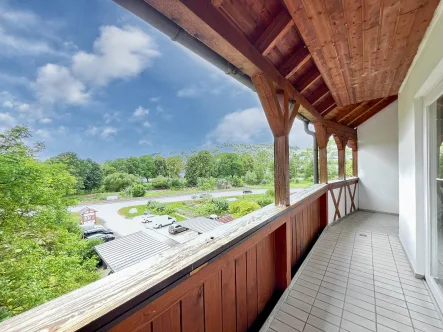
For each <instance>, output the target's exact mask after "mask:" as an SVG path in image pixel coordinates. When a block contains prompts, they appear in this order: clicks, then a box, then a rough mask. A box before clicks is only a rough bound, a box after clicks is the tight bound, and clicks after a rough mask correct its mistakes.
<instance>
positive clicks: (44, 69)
mask: <svg viewBox="0 0 443 332" xmlns="http://www.w3.org/2000/svg"><path fill="white" fill-rule="evenodd" d="M0 50H1V51H0V130H5V129H7V128H10V127H11V126H14V125H17V124H24V125H27V126H29V127H30V128H31V129H32V131H33V132H34V135H35V138H36V139H38V140H41V141H44V142H45V143H46V147H47V148H46V150H45V152H44V154H43V155H42V157H43V158H47V157H50V156H53V155H55V154H57V153H60V152H63V151H74V152H77V153H78V154H79V155H80V156H81V157H83V158H87V157H90V158H93V159H95V160H98V161H104V160H107V159H113V158H117V157H128V156H131V155H133V156H140V155H143V154H150V153H161V154H163V155H165V156H167V155H169V154H171V153H178V152H180V151H184V150H189V149H199V148H203V147H208V146H211V145H216V144H220V143H272V136H271V133H270V130H269V128H268V125H267V123H266V119H265V117H264V115H263V111H262V109H261V106H260V102H259V100H258V98H257V95H256V94H255V93H254V92H252V91H250V90H249V89H247V88H245V87H244V86H242V85H241V84H239V83H237V82H236V81H235V80H233V79H232V78H230V77H229V76H227V75H225V74H224V73H223V72H221V71H219V70H218V69H217V68H215V67H213V66H212V65H210V64H208V63H206V62H205V61H204V60H202V59H200V58H199V57H198V56H196V55H194V54H193V53H191V52H190V51H188V50H186V49H184V48H183V47H181V46H180V45H178V44H176V43H174V42H172V41H171V40H170V39H169V38H167V37H166V36H164V35H163V34H161V33H160V32H158V31H157V30H155V29H154V28H151V27H150V26H149V25H148V24H146V23H145V22H142V21H141V20H139V19H138V18H136V17H135V16H133V15H132V14H131V13H129V12H127V11H125V10H124V9H122V8H121V7H119V6H118V5H116V4H115V3H113V2H112V1H110V0H77V1H45V0H28V1H5V0H0ZM311 141H312V139H311V138H310V137H309V136H307V135H306V134H304V132H303V128H302V125H301V123H300V122H298V120H297V121H296V123H295V125H294V127H293V129H292V134H291V136H290V143H291V145H297V146H299V147H301V148H305V147H307V146H309V145H310V144H311Z"/></svg>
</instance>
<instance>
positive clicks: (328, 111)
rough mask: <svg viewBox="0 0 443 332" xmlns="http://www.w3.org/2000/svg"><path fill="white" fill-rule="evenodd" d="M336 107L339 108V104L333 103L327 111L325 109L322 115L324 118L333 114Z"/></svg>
mask: <svg viewBox="0 0 443 332" xmlns="http://www.w3.org/2000/svg"><path fill="white" fill-rule="evenodd" d="M336 107H337V104H336V103H333V104H332V105H331V106H329V107H328V108H327V109H325V110H324V111H323V113H322V114H321V115H322V116H326V115H328V114H329V113H331V112H332V111H333V110H334V109H335V108H336Z"/></svg>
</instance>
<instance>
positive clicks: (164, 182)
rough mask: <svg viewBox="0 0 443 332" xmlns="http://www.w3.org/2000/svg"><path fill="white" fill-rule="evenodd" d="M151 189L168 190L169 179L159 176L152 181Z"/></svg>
mask: <svg viewBox="0 0 443 332" xmlns="http://www.w3.org/2000/svg"><path fill="white" fill-rule="evenodd" d="M152 188H154V189H169V188H170V184H169V179H168V178H165V177H164V176H159V177H158V178H155V179H152Z"/></svg>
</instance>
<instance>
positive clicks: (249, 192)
mask: <svg viewBox="0 0 443 332" xmlns="http://www.w3.org/2000/svg"><path fill="white" fill-rule="evenodd" d="M243 194H252V190H251V189H243Z"/></svg>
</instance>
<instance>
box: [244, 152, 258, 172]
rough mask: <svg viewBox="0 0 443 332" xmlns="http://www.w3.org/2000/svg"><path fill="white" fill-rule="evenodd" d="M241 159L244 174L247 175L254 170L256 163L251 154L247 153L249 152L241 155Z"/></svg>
mask: <svg viewBox="0 0 443 332" xmlns="http://www.w3.org/2000/svg"><path fill="white" fill-rule="evenodd" d="M240 159H241V161H242V163H243V172H244V174H246V172H248V171H252V170H254V163H255V161H254V157H253V156H252V155H251V154H250V153H247V152H243V153H241V154H240ZM244 174H241V175H244Z"/></svg>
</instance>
